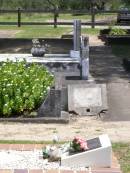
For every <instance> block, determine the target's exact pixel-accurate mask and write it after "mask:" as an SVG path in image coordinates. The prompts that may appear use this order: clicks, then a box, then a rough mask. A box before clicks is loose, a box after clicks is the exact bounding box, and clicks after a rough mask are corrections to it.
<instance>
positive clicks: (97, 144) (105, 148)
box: [61, 135, 112, 167]
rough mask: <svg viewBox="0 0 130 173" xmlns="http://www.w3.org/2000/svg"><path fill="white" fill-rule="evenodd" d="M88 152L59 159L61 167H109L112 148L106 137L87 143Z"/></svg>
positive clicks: (102, 136) (101, 136)
mask: <svg viewBox="0 0 130 173" xmlns="http://www.w3.org/2000/svg"><path fill="white" fill-rule="evenodd" d="M87 143H88V144H89V145H88V147H89V146H90V149H89V150H88V151H84V152H79V153H76V154H72V155H71V154H69V155H68V156H63V157H62V158H61V166H71V167H79V166H80V167H90V166H91V167H111V163H112V147H111V142H110V139H109V137H108V135H100V136H99V137H98V138H95V139H90V140H88V141H87Z"/></svg>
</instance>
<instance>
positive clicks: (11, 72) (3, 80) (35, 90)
mask: <svg viewBox="0 0 130 173" xmlns="http://www.w3.org/2000/svg"><path fill="white" fill-rule="evenodd" d="M53 80H54V79H53V75H51V74H50V73H49V72H48V71H47V70H46V68H45V67H43V66H41V65H37V64H34V63H32V64H30V65H27V63H26V61H22V62H18V61H17V62H11V61H7V62H5V63H2V64H1V66H0V115H1V116H6V117H9V116H11V115H20V114H23V113H24V112H30V111H31V110H34V109H36V108H37V107H38V106H39V105H40V104H41V102H42V101H43V99H45V97H46V95H47V93H48V89H49V88H50V86H51V85H52V84H53Z"/></svg>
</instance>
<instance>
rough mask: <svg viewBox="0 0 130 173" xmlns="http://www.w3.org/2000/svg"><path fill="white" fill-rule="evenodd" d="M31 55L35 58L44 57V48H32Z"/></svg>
mask: <svg viewBox="0 0 130 173" xmlns="http://www.w3.org/2000/svg"><path fill="white" fill-rule="evenodd" d="M31 54H32V56H34V57H43V56H44V55H45V48H44V47H32V49H31Z"/></svg>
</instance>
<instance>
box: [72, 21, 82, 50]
mask: <svg viewBox="0 0 130 173" xmlns="http://www.w3.org/2000/svg"><path fill="white" fill-rule="evenodd" d="M80 37H81V20H74V33H73V44H74V51H80V47H81V38H80Z"/></svg>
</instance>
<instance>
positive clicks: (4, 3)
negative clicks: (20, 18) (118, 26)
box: [0, 0, 130, 9]
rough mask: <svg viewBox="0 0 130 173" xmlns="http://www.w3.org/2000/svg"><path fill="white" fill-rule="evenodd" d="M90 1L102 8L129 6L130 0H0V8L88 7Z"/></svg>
mask: <svg viewBox="0 0 130 173" xmlns="http://www.w3.org/2000/svg"><path fill="white" fill-rule="evenodd" d="M91 1H92V2H93V3H94V5H95V6H96V7H97V8H98V9H101V8H102V5H103V4H102V3H104V4H105V8H106V9H119V8H121V7H129V6H130V0H0V9H3V8H7V9H16V8H18V7H21V8H23V9H44V8H45V9H46V8H49V9H50V8H51V9H54V8H59V9H90V8H91Z"/></svg>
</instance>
